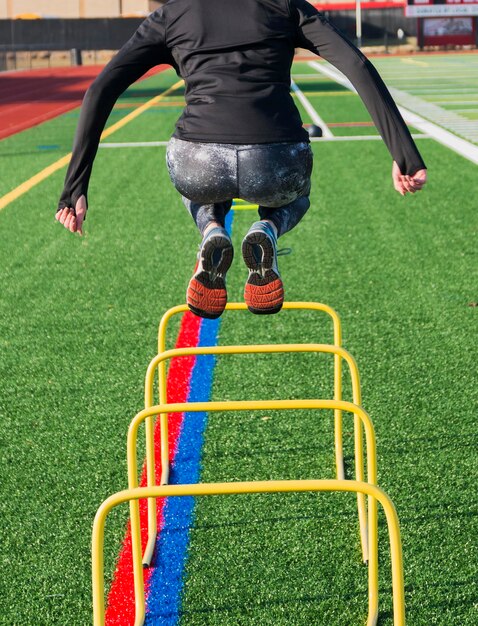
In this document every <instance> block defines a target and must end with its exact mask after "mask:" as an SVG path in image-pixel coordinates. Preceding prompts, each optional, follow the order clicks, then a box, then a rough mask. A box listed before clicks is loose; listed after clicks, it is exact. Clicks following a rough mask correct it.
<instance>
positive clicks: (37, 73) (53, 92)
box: [0, 65, 169, 139]
mask: <svg viewBox="0 0 478 626" xmlns="http://www.w3.org/2000/svg"><path fill="white" fill-rule="evenodd" d="M168 67H169V66H167V65H159V66H158V67H155V68H153V69H152V70H150V71H149V72H147V74H145V75H144V76H143V77H142V78H141V79H140V80H144V79H145V78H148V77H149V76H152V75H154V74H156V73H157V72H161V71H163V70H165V69H167V68H168ZM102 69H103V66H102V65H89V66H82V67H67V68H55V69H53V68H52V69H44V70H32V71H27V72H12V73H8V74H6V75H1V74H0V139H5V137H9V136H10V135H13V134H15V133H18V132H20V131H22V130H26V129H28V128H32V127H33V126H37V125H38V124H41V123H43V122H46V121H47V120H50V119H53V118H54V117H57V116H58V115H61V114H63V113H66V112H68V111H71V110H72V109H75V108H76V107H78V106H80V104H81V102H82V100H83V96H84V94H85V91H86V90H87V89H88V87H89V86H90V84H91V83H92V82H93V80H94V79H95V78H96V77H97V76H98V74H99V73H100V72H101V70H102Z"/></svg>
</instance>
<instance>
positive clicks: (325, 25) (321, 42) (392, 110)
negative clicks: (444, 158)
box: [289, 0, 426, 193]
mask: <svg viewBox="0 0 478 626" xmlns="http://www.w3.org/2000/svg"><path fill="white" fill-rule="evenodd" d="M289 6H290V10H291V16H292V19H293V20H294V21H295V24H296V33H297V35H296V37H297V39H296V45H297V47H300V48H306V49H307V50H310V51H312V52H314V53H315V54H317V55H319V56H321V57H322V58H323V59H325V60H326V61H329V63H331V64H332V65H334V66H335V67H336V68H337V69H339V70H340V71H341V72H343V73H344V74H345V76H347V78H348V79H349V80H350V82H351V83H352V84H353V86H354V87H355V89H356V90H357V92H358V94H359V96H360V97H361V99H362V101H363V103H364V104H365V106H366V107H367V110H368V111H369V113H370V115H371V117H372V120H373V121H374V123H375V125H376V126H377V128H378V131H379V132H380V135H381V136H382V138H383V140H384V142H385V144H386V146H387V148H388V150H389V151H390V154H391V155H392V158H393V160H394V161H395V163H396V166H397V167H398V171H399V173H400V175H401V179H399V178H398V173H397V172H396V169H394V172H395V174H396V175H394V173H393V172H392V177H393V181H394V185H395V188H396V189H397V191H399V189H398V188H397V185H398V186H400V187H401V188H402V190H403V191H404V192H405V193H406V192H407V191H411V192H413V191H417V190H418V189H419V188H421V187H422V186H423V184H424V179H426V166H425V164H424V162H423V160H422V158H421V156H420V153H419V152H418V149H417V147H416V145H415V143H414V141H413V139H412V137H411V135H410V132H409V130H408V128H407V126H406V124H405V122H404V121H403V118H402V116H401V115H400V112H399V110H398V108H397V106H396V104H395V102H394V101H393V98H392V96H391V95H390V92H389V91H388V89H387V87H386V86H385V84H384V82H383V80H382V79H381V77H380V75H379V74H378V72H377V70H376V69H375V68H374V66H373V65H372V64H371V63H370V61H369V60H368V59H367V58H366V57H365V56H364V55H363V54H362V53H361V52H360V50H359V49H358V48H356V47H355V46H354V45H353V44H352V42H350V41H349V40H348V39H347V38H346V37H344V36H343V35H342V34H341V33H340V32H339V31H338V30H337V29H336V28H335V27H334V26H333V25H332V24H331V23H330V22H329V21H328V20H327V19H326V18H325V17H324V16H323V15H322V14H321V13H319V12H318V11H317V9H315V7H313V6H312V5H311V4H309V3H308V2H307V1H306V0H289ZM415 178H416V179H417V180H419V181H422V182H421V183H417V184H416V188H415V183H414V182H410V181H414V180H415ZM400 193H402V191H400Z"/></svg>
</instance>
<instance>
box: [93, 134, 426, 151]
mask: <svg viewBox="0 0 478 626" xmlns="http://www.w3.org/2000/svg"><path fill="white" fill-rule="evenodd" d="M412 137H413V138H414V139H431V137H429V136H428V135H425V134H422V133H416V134H413V135H412ZM310 141H311V142H324V141H327V142H330V141H382V138H381V137H380V135H333V136H332V137H310ZM167 145H168V142H167V141H138V142H127V143H100V145H99V146H98V147H99V148H157V147H164V146H167Z"/></svg>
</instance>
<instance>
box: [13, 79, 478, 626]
mask: <svg viewBox="0 0 478 626" xmlns="http://www.w3.org/2000/svg"><path fill="white" fill-rule="evenodd" d="M300 71H303V70H302V69H301V70H300ZM148 80H149V81H151V83H149V82H145V83H140V84H139V85H137V86H135V87H134V89H135V90H140V91H136V94H133V96H134V97H133V98H131V97H130V95H128V94H127V95H126V96H125V97H124V98H123V99H122V102H123V103H124V102H128V101H129V100H128V98H129V99H130V100H134V98H136V99H137V100H141V101H143V99H144V100H146V99H148V97H150V96H152V95H154V93H152V92H153V91H155V90H156V89H157V88H158V87H159V88H164V87H165V86H167V85H169V84H172V83H173V82H174V81H175V80H176V79H175V76H174V75H173V74H172V72H169V73H168V74H161V75H159V76H157V77H153V78H151V79H148ZM297 82H298V84H299V86H300V87H301V88H302V87H303V84H302V83H301V82H300V81H297ZM322 82H323V81H322ZM332 87H333V84H330V90H332ZM155 93H156V92H155ZM180 94H181V92H178V94H177V95H178V97H180ZM334 100H336V102H335V104H334V102H333V101H334ZM311 101H312V102H313V104H314V106H317V108H319V107H320V108H319V111H320V114H321V115H322V117H323V118H324V120H325V122H326V123H327V122H331V121H334V120H335V121H352V122H353V121H363V120H364V119H365V118H363V117H362V114H361V110H360V107H361V105H360V103H358V100H357V99H356V97H355V96H347V97H345V96H343V97H341V96H337V97H334V96H324V97H321V96H313V97H312V96H311ZM128 110H129V109H118V111H119V113H118V111H117V112H115V116H116V117H114V120H113V118H112V121H116V119H118V117H117V116H118V115H123V114H126V113H127V112H128ZM75 115H76V113H75V112H72V113H70V114H68V116H63V117H62V118H58V119H57V120H53V121H52V122H49V123H48V124H49V125H50V128H51V129H56V130H51V136H49V135H48V132H46V130H48V128H47V125H46V124H45V125H43V126H41V127H38V130H37V131H35V129H32V130H30V131H26V132H25V133H21V134H20V135H18V136H16V139H17V140H18V144H16V143H15V141H14V140H15V137H12V138H10V139H8V140H5V141H4V142H1V143H0V148H2V149H6V148H5V146H7V148H8V150H9V151H10V152H15V150H18V151H19V154H18V155H17V156H18V160H17V161H15V163H16V165H12V166H11V168H10V169H9V170H8V171H7V170H5V171H6V172H7V177H8V178H9V180H10V184H6V183H5V182H4V183H3V184H4V186H5V189H4V190H3V191H2V193H4V192H6V191H9V190H10V189H11V188H13V187H14V186H15V185H17V184H19V183H20V182H22V180H25V179H26V178H28V177H29V176H31V175H33V174H34V173H36V172H37V171H39V169H41V168H42V167H44V166H45V165H47V164H48V163H49V162H52V161H54V160H55V159H56V158H58V157H59V156H61V155H62V154H64V153H66V152H68V150H69V145H68V144H69V143H71V132H72V129H73V127H74V123H73V121H74V120H75V119H76V117H75ZM176 117H177V110H176V109H174V108H167V107H164V109H163V108H160V107H158V108H154V109H152V110H151V112H150V113H148V114H146V113H145V114H143V115H142V116H141V117H139V118H138V119H137V120H135V121H134V122H132V123H131V124H129V125H128V126H126V127H125V128H123V129H121V130H120V131H118V132H117V133H115V134H114V135H112V136H111V137H110V138H108V140H107V141H109V142H117V141H121V142H126V141H151V140H164V139H166V138H167V137H168V136H169V134H170V133H171V130H172V127H173V122H174V119H175V118H176ZM152 120H154V123H153V122H152ZM156 120H158V121H157V122H156ZM304 120H305V121H308V120H307V118H305V117H304ZM55 124H56V126H55ZM152 128H153V130H151V129H152ZM354 130H355V129H351V130H350V134H353V132H354ZM44 131H45V132H44ZM34 132H38V133H44V134H43V135H42V137H41V141H42V142H45V144H46V143H48V142H51V144H54V143H60V141H61V145H62V147H63V146H65V151H64V152H61V154H60V153H59V154H58V155H55V156H53V155H50V157H49V158H50V161H48V160H47V159H46V157H45V154H44V153H40V154H39V152H38V151H35V150H36V148H35V150H34V149H33V147H32V146H37V145H38V142H39V140H40V139H39V138H38V137H37V136H36V135H35V134H34ZM334 132H335V130H334ZM337 134H338V133H337ZM347 134H348V133H347ZM367 134H368V132H367ZM152 135H153V136H152ZM6 142H8V143H6ZM16 146H18V147H17V148H16ZM419 146H420V149H421V150H422V151H423V155H424V158H425V161H426V162H427V164H428V166H429V168H430V181H429V185H428V186H427V188H426V189H425V191H423V192H422V193H420V194H417V195H416V196H413V197H410V196H409V197H407V198H401V197H400V196H399V195H398V194H397V193H396V192H394V191H393V189H392V186H391V179H390V169H391V163H390V158H389V155H388V153H387V151H386V149H385V147H384V146H383V144H382V143H381V142H376V141H373V142H362V141H361V142H337V143H323V144H320V143H314V146H313V149H314V154H315V171H314V185H313V189H312V196H311V201H312V207H311V209H310V211H309V213H308V214H307V215H306V217H305V218H304V220H303V222H302V223H301V224H300V225H299V226H298V227H297V228H296V229H295V230H294V231H292V232H291V233H289V234H288V235H286V236H285V237H284V238H283V239H281V245H283V246H290V247H291V248H292V253H291V254H290V255H289V256H285V257H281V259H280V268H281V271H282V274H283V279H284V282H285V287H286V295H287V299H289V300H315V301H322V302H326V303H328V304H330V305H331V306H333V307H334V308H336V309H337V310H338V312H339V313H340V315H341V318H342V322H343V330H344V345H345V347H346V348H347V349H349V350H350V352H351V353H352V354H353V355H354V356H355V358H356V360H357V362H358V366H359V369H360V373H361V378H362V384H363V404H364V407H365V409H366V410H367V411H368V412H369V414H370V415H371V417H372V420H373V422H374V424H375V428H376V432H377V442H378V465H379V484H380V485H381V486H382V487H383V488H384V489H385V490H386V491H387V492H388V493H389V495H390V496H391V497H392V499H393V500H394V502H395V504H396V507H397V510H398V514H399V517H400V521H401V529H402V539H403V546H404V558H405V585H406V601H407V616H408V623H410V624H413V625H418V626H421V625H423V626H429V625H432V624H440V625H443V626H448V625H449V624H460V625H462V624H463V625H465V626H467V625H470V626H471V625H472V624H475V623H476V621H477V608H476V593H477V589H476V582H477V579H478V565H477V563H478V558H477V556H478V555H477V541H476V538H477V535H478V532H477V531H478V528H477V527H478V524H477V519H478V518H477V513H478V511H477V509H478V501H477V498H476V485H475V483H476V479H475V477H476V472H477V469H478V467H477V465H478V462H477V454H476V449H477V435H476V427H475V419H474V418H475V415H476V409H477V400H478V395H477V386H476V325H477V319H476V310H477V309H476V308H474V307H471V306H469V304H470V303H473V302H476V301H477V300H478V293H477V284H478V280H477V278H478V276H477V268H478V264H477V252H476V234H477V233H476V230H477V221H476V207H475V197H476V192H477V191H478V188H477V182H476V166H475V165H473V164H471V163H470V162H468V161H466V160H464V159H463V158H461V157H459V156H458V155H455V154H454V153H452V152H451V151H449V150H447V149H446V148H445V147H443V146H439V145H438V144H435V143H434V142H432V141H431V140H420V143H419ZM30 148H31V152H32V153H31V154H30V152H29V150H30ZM22 151H23V152H24V154H20V153H21V152H22ZM164 156H165V149H164V148H163V147H161V148H145V149H139V148H131V149H111V150H108V149H104V150H100V152H99V154H98V159H97V162H96V163H95V169H94V175H93V177H92V183H91V189H90V206H91V211H90V212H89V214H88V219H87V222H86V225H85V230H86V235H85V237H84V238H83V239H80V238H78V237H73V236H70V235H69V234H68V233H66V232H64V231H63V230H62V229H61V227H60V226H59V225H58V224H56V223H55V222H54V220H53V213H54V208H55V205H56V201H57V198H58V195H59V193H60V191H61V186H62V180H63V176H64V172H57V173H56V174H55V175H53V176H51V177H50V178H49V179H47V180H46V181H45V182H43V183H42V184H41V185H39V186H38V187H37V188H35V189H34V190H32V191H31V192H29V193H28V194H27V195H25V196H22V197H21V198H20V199H19V200H17V201H15V203H13V204H12V205H10V206H9V207H7V208H6V209H4V210H3V211H2V212H1V213H0V233H1V235H0V236H1V238H2V245H1V246H0V268H1V269H0V279H1V285H2V299H1V302H0V324H1V332H0V349H1V354H2V358H1V362H0V441H1V447H0V471H1V476H2V479H1V504H0V511H1V518H2V525H1V527H0V545H1V546H2V547H1V557H0V623H2V624H6V625H7V624H8V625H15V626H17V625H21V626H23V625H29V626H30V625H33V624H35V625H43V624H44V625H47V624H48V625H50V624H69V625H70V624H71V625H78V626H80V625H84V624H87V623H89V622H90V619H91V608H90V602H91V595H90V536H91V526H92V520H93V516H94V513H95V511H96V509H97V507H98V506H99V504H100V503H101V501H102V500H103V499H105V498H106V497H107V496H108V495H110V494H111V493H113V492H115V491H117V490H119V489H122V488H124V487H125V485H126V467H125V443H126V431H127V427H128V424H129V421H130V419H131V418H132V417H133V415H134V414H135V413H136V412H137V411H138V410H139V409H140V408H141V406H142V403H143V388H142V387H143V380H144V373H145V370H146V366H147V364H148V362H149V359H150V358H151V357H152V356H153V354H154V352H155V347H156V329H157V324H158V321H159V319H160V317H161V315H162V313H163V312H164V311H165V310H166V309H167V308H169V307H171V306H173V305H175V304H177V303H179V302H181V301H182V300H183V298H184V291H185V287H186V285H187V282H188V280H189V277H190V272H191V269H192V267H193V264H194V260H195V252H196V246H197V243H198V235H197V233H196V232H195V228H194V226H193V224H192V222H191V220H190V218H189V216H188V215H187V213H186V211H185V210H184V208H183V206H182V204H181V202H180V199H179V197H178V195H177V193H176V192H175V191H174V190H173V188H172V186H171V184H170V182H169V180H168V176H167V173H166V169H165V167H164ZM47 161H48V162H47ZM3 162H9V161H8V159H2V163H3ZM19 163H21V167H22V169H21V171H20V170H19V167H20V166H19V165H18V164H19ZM9 167H10V166H9ZM2 189H3V188H2ZM254 219H255V213H254V212H247V211H236V213H235V216H234V223H233V240H234V244H235V247H236V251H237V252H238V254H237V255H236V259H235V262H234V264H233V267H232V268H231V271H230V273H229V279H228V288H229V296H230V300H239V301H240V300H241V298H242V290H243V285H244V280H245V277H246V272H245V269H244V267H243V265H242V263H241V260H240V253H239V250H240V242H241V239H242V237H243V235H244V233H245V232H246V230H247V228H248V225H249V224H250V222H251V221H253V220H254ZM331 333H332V331H331V324H330V322H329V321H328V320H327V318H326V317H325V316H324V315H320V314H318V313H311V312H307V313H296V312H283V313H281V314H280V315H277V316H274V317H272V318H261V317H259V318H258V317H254V316H252V315H249V314H248V313H230V314H227V315H225V316H224V319H223V322H222V326H221V331H220V342H221V343H224V344H233V343H251V342H258V343H262V342H263V343H266V342H308V341H314V342H315V341H318V342H331V341H332V334H331ZM173 336H174V332H173V333H171V338H170V342H171V341H173ZM332 372H333V370H332V362H331V357H327V356H325V355H322V356H316V355H297V356H293V357H292V356H288V357H284V356H273V357H272V356H271V357H264V356H262V357H251V356H242V357H240V356H236V357H221V358H220V359H218V363H217V366H216V371H215V378H214V389H213V398H214V399H233V398H238V399H246V398H274V397H291V398H292V397H302V396H306V397H317V396H324V397H327V396H329V397H330V395H331V393H332V382H331V381H332V378H331V377H332ZM345 380H346V381H347V380H348V379H347V377H345ZM347 389H348V387H347ZM348 397H350V396H348ZM344 439H345V454H346V467H347V471H348V473H349V475H351V471H352V467H353V464H352V454H353V451H352V424H351V419H350V418H348V419H346V420H345V427H344ZM333 470H334V455H333V431H332V418H331V415H330V412H323V413H319V412H317V413H316V414H314V413H307V412H303V411H301V412H299V411H297V412H291V413H288V414H278V413H277V412H275V413H272V412H271V413H270V414H267V415H264V414H261V413H250V414H249V413H237V414H234V415H227V416H226V415H223V414H214V415H211V416H210V419H209V423H208V428H207V431H206V438H205V446H204V452H203V457H202V480H204V481H216V480H249V479H251V480H252V479H269V478H312V477H313V478H316V477H320V478H322V477H333ZM126 515H127V511H126V509H125V508H124V509H122V510H120V511H118V512H117V513H116V514H114V515H113V516H112V518H111V520H109V522H108V530H107V545H106V556H107V559H106V570H107V576H108V579H110V577H111V572H112V570H113V567H114V559H115V555H116V554H117V551H118V547H119V545H120V542H121V539H122V536H123V532H124V524H125V519H126ZM380 524H381V526H380V564H381V583H380V608H381V617H380V622H379V623H380V624H381V625H382V626H383V625H385V624H391V623H392V618H391V608H392V605H391V588H390V585H391V581H390V571H389V558H388V555H387V547H386V542H387V540H386V533H385V528H384V520H383V516H382V517H381V522H380ZM366 605H367V578H366V569H365V567H364V566H363V565H362V564H361V562H360V550H359V542H358V531H357V520H356V515H355V503H354V498H353V496H347V495H335V494H328V495H325V494H320V495H317V496H315V495H308V494H304V495H300V496H299V495H290V496H242V497H229V498H202V499H198V501H197V506H196V511H195V525H194V528H193V529H192V531H191V543H190V550H189V561H188V564H187V570H186V582H185V587H184V593H183V605H182V606H183V615H182V618H181V623H182V624H194V625H200V624H221V625H223V624H224V625H226V624H231V625H232V624H234V625H236V624H294V625H298V626H300V625H301V624H309V623H315V624H317V623H321V624H328V625H329V624H330V625H331V626H332V625H334V626H335V625H337V626H339V625H340V626H342V625H344V624H360V623H364V622H365V616H366Z"/></svg>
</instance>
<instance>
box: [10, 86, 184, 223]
mask: <svg viewBox="0 0 478 626" xmlns="http://www.w3.org/2000/svg"><path fill="white" fill-rule="evenodd" d="M183 84H184V81H182V80H179V81H178V82H177V83H175V84H174V85H173V86H172V87H169V88H168V89H166V91H164V92H163V93H161V94H159V95H158V96H155V97H154V98H151V100H148V102H146V103H145V104H143V105H142V106H140V107H139V108H137V109H136V110H135V111H132V112H131V113H128V115H125V116H124V117H123V118H122V119H121V120H119V122H116V124H113V125H112V126H110V127H109V128H107V129H106V130H104V131H103V132H102V133H101V137H100V141H101V140H102V139H106V137H109V136H110V135H112V134H113V133H115V132H116V131H117V130H119V129H120V128H123V126H126V124H129V122H131V121H132V120H134V119H135V118H137V117H138V116H139V115H141V113H144V112H145V111H146V110H147V109H150V108H151V107H152V106H154V105H155V104H156V103H157V102H160V101H161V100H162V99H163V98H165V97H166V96H168V95H169V94H170V93H172V92H173V91H175V90H176V89H178V88H179V87H181V86H182V85H183ZM70 159H71V152H70V153H69V154H67V155H65V156H64V157H61V159H58V161H55V163H52V164H51V165H49V166H48V167H45V169H43V170H42V171H41V172H38V174H35V175H34V176H32V177H31V178H29V179H28V180H26V181H25V182H24V183H22V184H21V185H18V187H15V189H13V190H12V191H9V192H8V193H7V194H5V195H4V196H2V197H1V198H0V211H1V210H2V209H4V208H5V207H6V206H8V205H9V204H10V203H11V202H13V201H14V200H17V199H18V198H20V196H23V194H24V193H27V191H30V189H32V188H33V187H35V185H38V183H41V182H42V181H44V180H45V179H46V178H48V177H49V176H51V174H54V173H55V172H57V171H58V170H60V169H61V168H62V167H65V165H68V163H69V162H70Z"/></svg>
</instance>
